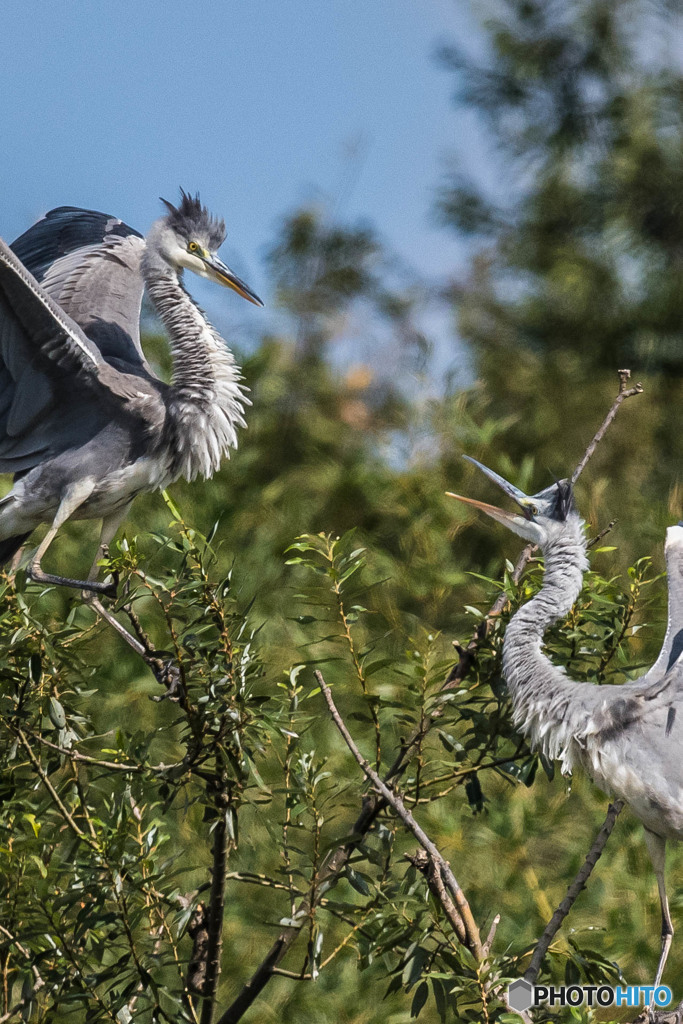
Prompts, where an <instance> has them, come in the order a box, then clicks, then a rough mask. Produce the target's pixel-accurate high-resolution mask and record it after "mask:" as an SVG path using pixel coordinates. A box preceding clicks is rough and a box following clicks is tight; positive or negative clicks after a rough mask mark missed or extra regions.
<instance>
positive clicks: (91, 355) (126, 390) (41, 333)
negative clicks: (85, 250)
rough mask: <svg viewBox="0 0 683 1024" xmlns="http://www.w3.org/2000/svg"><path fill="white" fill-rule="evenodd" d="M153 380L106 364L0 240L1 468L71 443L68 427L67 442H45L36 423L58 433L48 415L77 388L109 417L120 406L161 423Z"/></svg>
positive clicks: (65, 404) (73, 398) (72, 399)
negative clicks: (45, 422) (100, 406)
mask: <svg viewBox="0 0 683 1024" xmlns="http://www.w3.org/2000/svg"><path fill="white" fill-rule="evenodd" d="M155 384H156V382H155V381H154V380H150V379H149V377H148V376H147V374H145V373H144V372H142V373H140V374H139V375H138V374H136V373H135V372H130V373H122V372H120V371H119V370H117V369H116V368H115V367H114V366H112V365H111V364H109V363H108V362H106V360H105V359H104V358H103V356H102V354H101V352H100V350H99V349H98V347H97V346H96V345H95V344H94V343H93V342H92V341H90V339H89V338H88V337H86V335H85V334H84V333H83V331H82V330H81V328H80V327H79V326H78V324H76V323H75V322H74V321H73V320H72V319H71V317H69V316H68V315H67V314H66V313H65V312H64V310H62V309H61V308H60V307H59V306H58V305H57V303H56V302H55V301H54V300H53V299H52V298H51V297H50V296H49V295H48V294H47V292H46V291H45V290H44V289H43V288H42V287H41V285H40V284H39V283H38V282H37V281H36V280H35V278H34V277H33V276H32V275H31V274H30V273H29V272H28V271H27V270H26V268H25V267H24V266H23V265H22V263H21V262H20V261H19V260H18V259H17V257H16V256H15V255H14V253H13V252H12V251H11V250H10V249H9V248H8V246H6V245H5V243H4V242H2V241H1V240H0V409H2V410H3V411H2V414H1V416H0V472H12V471H16V469H17V468H19V465H18V463H17V461H16V460H19V459H21V460H22V468H26V466H27V465H30V464H31V461H30V460H31V459H32V458H34V457H35V459H36V460H38V461H39V459H40V457H41V456H42V455H43V454H44V452H45V450H46V444H48V447H49V450H50V451H55V450H63V448H60V443H63V444H64V445H65V446H66V447H69V446H72V445H73V432H72V431H69V432H68V440H67V438H66V436H65V437H64V438H63V439H62V442H60V439H59V436H57V437H54V438H53V439H52V440H51V441H49V442H48V441H46V437H45V431H44V430H42V429H38V428H39V426H40V422H41V421H45V420H46V418H47V419H48V420H49V422H50V425H51V428H54V429H56V431H57V435H59V432H60V416H57V417H55V416H51V415H48V414H49V413H50V411H51V410H55V409H57V411H59V409H60V408H61V409H62V410H63V411H64V413H66V412H67V411H68V410H69V409H70V407H71V406H72V405H74V403H78V395H79V392H80V395H81V397H82V398H83V399H84V404H85V405H92V403H93V401H96V402H99V403H100V404H101V405H102V406H104V407H107V408H108V416H109V418H111V417H112V416H114V415H115V413H116V410H117V409H118V410H120V411H121V412H126V413H131V414H132V415H134V416H137V417H139V418H140V419H141V420H142V421H144V422H145V423H146V424H147V425H154V426H158V425H159V424H160V423H161V422H163V419H164V417H165V407H164V403H163V399H162V396H161V393H160V391H159V388H158V387H156V386H155ZM63 418H64V421H65V422H66V421H67V420H68V419H69V417H68V416H66V415H64V417H63ZM97 419H98V420H99V417H97ZM85 436H87V428H86V429H85ZM13 460H14V461H13Z"/></svg>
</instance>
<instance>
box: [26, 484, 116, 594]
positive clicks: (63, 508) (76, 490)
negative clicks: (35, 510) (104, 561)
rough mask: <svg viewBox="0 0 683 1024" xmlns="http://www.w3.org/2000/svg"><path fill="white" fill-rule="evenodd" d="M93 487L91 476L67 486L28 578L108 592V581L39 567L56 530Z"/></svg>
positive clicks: (40, 581) (35, 555)
mask: <svg viewBox="0 0 683 1024" xmlns="http://www.w3.org/2000/svg"><path fill="white" fill-rule="evenodd" d="M94 487H95V481H94V480H93V479H92V477H85V478H84V479H83V480H79V481H78V482H77V483H75V484H72V486H71V487H69V488H67V490H66V491H65V493H64V495H63V497H62V500H61V502H60V505H59V508H58V509H57V515H56V516H55V518H54V520H53V523H52V526H51V527H50V529H49V530H48V531H47V533H46V534H45V536H44V537H43V539H42V541H41V543H40V545H39V546H38V549H37V551H36V553H35V554H34V556H33V558H32V559H31V561H30V563H29V565H28V568H27V570H26V575H27V576H28V577H29V579H32V580H35V582H36V583H56V584H57V585H58V586H62V587H79V588H87V589H88V590H97V591H99V592H100V593H104V594H110V593H111V584H108V583H96V582H94V581H91V580H75V579H71V577H69V576H55V575H53V574H52V573H49V572H43V570H42V569H41V567H40V563H41V561H42V559H43V557H44V555H45V552H46V551H47V549H48V548H49V546H50V544H52V541H53V540H54V539H55V536H56V534H57V531H58V530H59V528H60V527H61V526H63V525H64V523H65V522H66V521H67V519H69V517H70V516H72V515H73V514H74V512H75V511H76V509H77V508H79V507H80V506H81V505H82V504H83V502H84V501H87V500H88V498H89V497H90V495H91V494H92V492H93V489H94Z"/></svg>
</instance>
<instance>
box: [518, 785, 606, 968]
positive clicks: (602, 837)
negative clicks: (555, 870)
mask: <svg viewBox="0 0 683 1024" xmlns="http://www.w3.org/2000/svg"><path fill="white" fill-rule="evenodd" d="M623 806H624V801H623V800H615V801H614V803H613V804H610V806H609V810H608V811H607V816H606V817H605V820H604V822H603V824H602V828H601V829H600V831H599V832H598V834H597V836H596V837H595V841H594V842H593V845H592V846H591V848H590V850H589V851H588V853H587V854H586V859H585V861H584V862H583V864H582V866H581V869H580V870H579V871H578V872H577V875H576V877H575V879H574V881H573V882H572V883H571V885H570V886H569V888H568V889H567V895H566V896H565V898H564V899H563V900H562V902H561V903H560V905H559V907H558V908H557V910H556V911H555V913H554V914H553V916H552V917H551V918H550V920H549V921H548V923H547V925H546V926H545V930H544V932H543V935H542V936H541V938H540V939H539V942H538V945H537V946H536V949H535V950H534V954H533V956H532V958H531V962H530V964H529V967H528V968H527V970H526V972H525V974H524V979H525V981H528V982H530V983H531V984H532V985H533V984H535V982H536V979H537V977H538V973H539V971H540V969H541V964H542V962H543V957H544V956H545V955H546V953H547V952H548V948H549V946H550V943H551V942H552V941H553V939H554V938H555V935H556V934H557V932H558V931H559V929H560V926H561V924H562V922H563V921H564V919H565V917H566V916H567V914H568V913H569V911H570V910H571V908H572V906H573V905H574V903H575V901H576V898H577V896H578V895H579V893H580V892H581V890H582V889H583V887H584V886H585V884H586V882H587V881H588V878H589V876H590V873H591V871H592V870H593V868H594V867H595V865H596V864H597V862H598V860H599V858H600V855H601V853H602V851H603V849H604V848H605V843H606V842H607V840H608V839H609V837H610V835H611V833H612V829H613V828H614V823H615V822H616V820H617V815H618V814H619V812H620V811H621V809H622V807H623Z"/></svg>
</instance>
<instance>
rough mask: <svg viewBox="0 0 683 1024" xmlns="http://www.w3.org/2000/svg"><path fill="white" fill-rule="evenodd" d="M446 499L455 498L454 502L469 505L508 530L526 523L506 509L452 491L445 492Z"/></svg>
mask: <svg viewBox="0 0 683 1024" xmlns="http://www.w3.org/2000/svg"><path fill="white" fill-rule="evenodd" d="M446 497H448V498H455V499H456V501H462V502H463V504H465V505H471V506H472V508H476V509H477V510H478V511H479V512H485V513H486V515H487V516H491V518H492V519H495V520H496V522H499V523H502V524H503V526H507V527H509V528H510V529H514V528H515V527H516V526H522V525H524V524H525V523H527V522H528V520H527V518H526V517H525V516H520V515H519V514H518V513H517V512H508V511H507V510H506V509H504V508H498V507H497V506H496V505H488V504H487V503H486V502H485V501H477V500H476V499H475V498H465V497H463V495H462V494H454V493H453V492H452V491H446Z"/></svg>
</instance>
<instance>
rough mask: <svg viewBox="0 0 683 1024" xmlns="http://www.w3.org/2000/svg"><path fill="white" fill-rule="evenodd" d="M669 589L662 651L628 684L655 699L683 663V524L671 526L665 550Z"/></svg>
mask: <svg viewBox="0 0 683 1024" xmlns="http://www.w3.org/2000/svg"><path fill="white" fill-rule="evenodd" d="M664 554H665V558H666V579H667V589H668V601H667V625H666V633H665V635H664V642H663V644H662V649H661V651H660V652H659V655H658V656H657V660H656V661H655V663H654V665H653V666H652V668H651V669H649V670H648V671H647V672H646V673H645V675H642V676H641V677H640V678H639V679H636V680H634V681H633V682H632V683H626V684H625V685H626V686H628V687H630V688H631V689H632V690H633V691H634V692H637V693H639V694H641V695H642V696H645V697H647V698H648V699H650V700H651V699H652V698H653V697H654V696H656V695H657V694H658V693H659V692H660V690H661V689H662V688H666V687H668V686H670V685H671V682H672V679H675V678H676V677H675V675H674V676H672V675H671V671H672V669H673V668H674V667H675V666H676V665H677V664H679V663H680V664H683V524H682V523H679V524H678V525H677V526H670V527H669V528H668V529H667V531H666V544H665V547H664Z"/></svg>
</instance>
